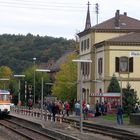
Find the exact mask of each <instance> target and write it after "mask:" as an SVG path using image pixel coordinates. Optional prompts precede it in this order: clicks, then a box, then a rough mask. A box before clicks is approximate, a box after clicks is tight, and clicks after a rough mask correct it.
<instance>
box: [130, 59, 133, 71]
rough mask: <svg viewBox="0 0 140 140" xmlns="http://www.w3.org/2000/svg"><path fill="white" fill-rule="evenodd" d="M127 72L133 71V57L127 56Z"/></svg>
mask: <svg viewBox="0 0 140 140" xmlns="http://www.w3.org/2000/svg"><path fill="white" fill-rule="evenodd" d="M129 72H133V57H130V58H129Z"/></svg>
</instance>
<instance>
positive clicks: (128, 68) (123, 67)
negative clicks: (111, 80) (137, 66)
mask: <svg viewBox="0 0 140 140" xmlns="http://www.w3.org/2000/svg"><path fill="white" fill-rule="evenodd" d="M115 71H116V72H122V73H125V72H127V73H128V72H133V57H130V58H129V57H126V56H123V57H116V59H115Z"/></svg>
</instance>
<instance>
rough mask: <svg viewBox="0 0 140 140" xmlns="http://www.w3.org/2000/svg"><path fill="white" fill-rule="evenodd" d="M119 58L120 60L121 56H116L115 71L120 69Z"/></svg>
mask: <svg viewBox="0 0 140 140" xmlns="http://www.w3.org/2000/svg"><path fill="white" fill-rule="evenodd" d="M119 60H120V58H119V57H116V58H115V72H119V69H120V65H119Z"/></svg>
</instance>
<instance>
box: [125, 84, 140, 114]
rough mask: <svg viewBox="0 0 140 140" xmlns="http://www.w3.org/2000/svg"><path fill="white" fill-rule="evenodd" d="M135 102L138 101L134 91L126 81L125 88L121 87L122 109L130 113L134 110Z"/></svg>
mask: <svg viewBox="0 0 140 140" xmlns="http://www.w3.org/2000/svg"><path fill="white" fill-rule="evenodd" d="M136 103H139V99H138V97H137V93H136V91H134V89H131V85H130V84H129V83H128V84H127V85H126V89H123V107H124V111H125V112H126V113H127V114H128V115H130V113H132V112H133V111H134V107H135V105H136Z"/></svg>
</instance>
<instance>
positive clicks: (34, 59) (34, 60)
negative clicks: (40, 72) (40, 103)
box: [33, 57, 36, 105]
mask: <svg viewBox="0 0 140 140" xmlns="http://www.w3.org/2000/svg"><path fill="white" fill-rule="evenodd" d="M33 62H34V97H33V103H34V105H35V62H36V57H34V58H33Z"/></svg>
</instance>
